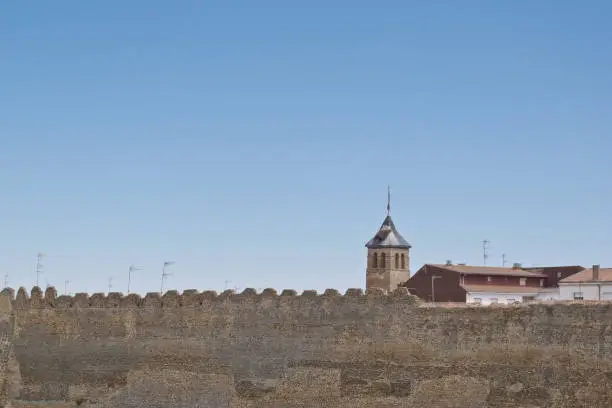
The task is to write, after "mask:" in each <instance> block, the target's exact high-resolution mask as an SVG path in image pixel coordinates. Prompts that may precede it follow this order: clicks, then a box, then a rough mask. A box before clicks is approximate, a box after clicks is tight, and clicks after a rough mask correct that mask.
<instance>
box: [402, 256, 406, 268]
mask: <svg viewBox="0 0 612 408" xmlns="http://www.w3.org/2000/svg"><path fill="white" fill-rule="evenodd" d="M402 269H406V257H405V256H404V254H402Z"/></svg>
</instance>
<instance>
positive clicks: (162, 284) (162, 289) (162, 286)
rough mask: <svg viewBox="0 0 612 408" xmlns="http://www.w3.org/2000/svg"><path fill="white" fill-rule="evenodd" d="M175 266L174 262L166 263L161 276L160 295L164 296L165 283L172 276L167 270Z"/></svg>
mask: <svg viewBox="0 0 612 408" xmlns="http://www.w3.org/2000/svg"><path fill="white" fill-rule="evenodd" d="M173 264H174V261H166V262H164V266H163V268H162V274H161V288H160V290H159V293H160V294H162V295H163V294H164V282H165V281H166V277H167V276H170V275H172V274H171V273H167V272H166V268H167V267H169V266H170V265H173Z"/></svg>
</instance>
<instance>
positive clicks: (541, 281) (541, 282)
mask: <svg viewBox="0 0 612 408" xmlns="http://www.w3.org/2000/svg"><path fill="white" fill-rule="evenodd" d="M540 287H541V288H543V287H544V279H540Z"/></svg>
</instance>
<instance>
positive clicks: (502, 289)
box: [461, 285, 544, 294]
mask: <svg viewBox="0 0 612 408" xmlns="http://www.w3.org/2000/svg"><path fill="white" fill-rule="evenodd" d="M461 287H462V288H463V289H465V290H466V291H468V292H493V293H528V294H535V293H539V292H541V291H542V290H543V289H544V288H539V287H535V286H512V285H461Z"/></svg>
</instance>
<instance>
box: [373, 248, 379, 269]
mask: <svg viewBox="0 0 612 408" xmlns="http://www.w3.org/2000/svg"><path fill="white" fill-rule="evenodd" d="M372 268H378V254H377V253H376V252H374V253H373V254H372Z"/></svg>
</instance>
